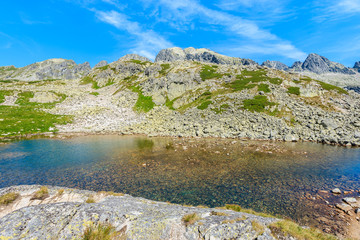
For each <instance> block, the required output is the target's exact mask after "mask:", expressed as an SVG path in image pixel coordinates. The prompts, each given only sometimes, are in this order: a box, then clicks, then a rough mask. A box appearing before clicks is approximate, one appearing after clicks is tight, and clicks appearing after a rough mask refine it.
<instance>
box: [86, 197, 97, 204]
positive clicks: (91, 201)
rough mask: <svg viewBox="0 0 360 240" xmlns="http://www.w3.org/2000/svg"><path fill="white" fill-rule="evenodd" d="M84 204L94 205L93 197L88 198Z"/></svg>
mask: <svg viewBox="0 0 360 240" xmlns="http://www.w3.org/2000/svg"><path fill="white" fill-rule="evenodd" d="M86 203H95V199H94V196H90V197H88V199H86Z"/></svg>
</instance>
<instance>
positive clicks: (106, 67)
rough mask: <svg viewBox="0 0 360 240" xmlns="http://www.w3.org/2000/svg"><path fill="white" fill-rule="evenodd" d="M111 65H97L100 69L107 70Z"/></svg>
mask: <svg viewBox="0 0 360 240" xmlns="http://www.w3.org/2000/svg"><path fill="white" fill-rule="evenodd" d="M109 67H110V66H109V65H105V66H102V67H97V69H100V70H104V71H105V70H107V69H108V68H109Z"/></svg>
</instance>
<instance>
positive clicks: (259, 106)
mask: <svg viewBox="0 0 360 240" xmlns="http://www.w3.org/2000/svg"><path fill="white" fill-rule="evenodd" d="M243 104H244V108H245V109H246V110H248V111H250V112H264V111H265V107H267V106H274V105H275V103H273V102H269V101H268V99H267V97H266V96H259V95H258V96H255V97H254V98H253V99H245V100H244V101H243Z"/></svg>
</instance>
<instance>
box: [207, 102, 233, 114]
mask: <svg viewBox="0 0 360 240" xmlns="http://www.w3.org/2000/svg"><path fill="white" fill-rule="evenodd" d="M229 108H230V105H229V104H227V103H224V104H222V105H221V106H220V107H219V108H214V109H211V110H212V111H214V112H215V113H216V114H221V113H223V112H225V111H226V110H227V109H229Z"/></svg>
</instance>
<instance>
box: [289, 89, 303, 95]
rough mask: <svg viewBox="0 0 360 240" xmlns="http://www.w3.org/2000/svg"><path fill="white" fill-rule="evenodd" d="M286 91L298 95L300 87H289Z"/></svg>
mask: <svg viewBox="0 0 360 240" xmlns="http://www.w3.org/2000/svg"><path fill="white" fill-rule="evenodd" d="M287 93H290V94H294V95H300V88H299V87H289V88H288V91H287Z"/></svg>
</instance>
